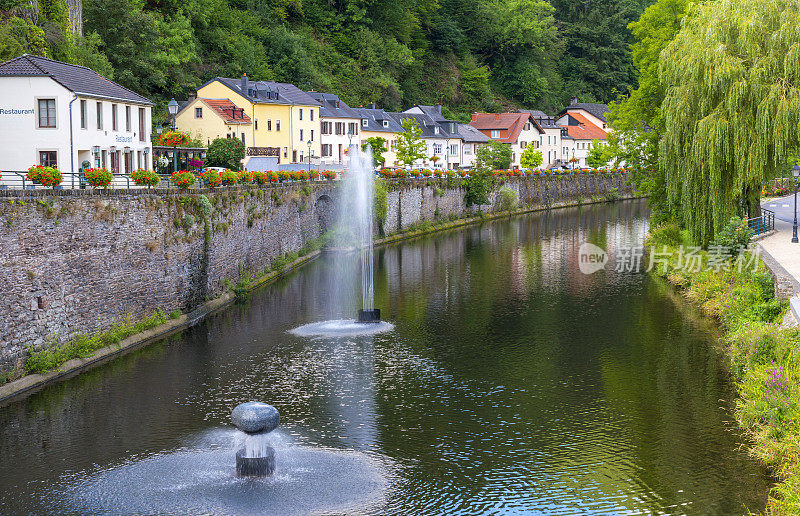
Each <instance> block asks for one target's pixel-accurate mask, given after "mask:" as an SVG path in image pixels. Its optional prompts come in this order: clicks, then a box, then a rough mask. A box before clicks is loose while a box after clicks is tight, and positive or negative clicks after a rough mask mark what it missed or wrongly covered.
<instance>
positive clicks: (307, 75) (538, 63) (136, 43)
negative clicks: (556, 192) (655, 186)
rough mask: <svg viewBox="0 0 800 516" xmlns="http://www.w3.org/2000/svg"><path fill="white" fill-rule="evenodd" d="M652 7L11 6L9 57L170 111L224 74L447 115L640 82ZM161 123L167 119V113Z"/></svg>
mask: <svg viewBox="0 0 800 516" xmlns="http://www.w3.org/2000/svg"><path fill="white" fill-rule="evenodd" d="M650 1H651V0H588V1H586V2H583V3H580V4H575V3H570V2H566V1H565V0H551V1H548V0H509V1H504V2H500V1H498V0H438V1H436V0H415V1H407V2H395V1H393V0H373V1H369V2H366V1H363V0H337V1H335V2H329V1H327V0H276V1H274V2H254V1H250V0H186V1H184V2H177V1H175V0H84V2H83V18H84V26H83V33H84V36H83V37H80V36H78V34H77V31H76V30H75V28H74V27H73V24H72V23H70V19H69V12H68V10H67V7H66V5H65V2H64V0H39V2H38V5H39V7H40V9H39V12H38V15H36V14H34V13H33V12H31V10H30V9H29V7H28V6H29V5H30V4H29V3H28V2H22V1H21V0H0V20H2V24H0V60H5V59H9V58H11V57H15V56H17V55H19V54H21V53H23V52H29V53H34V54H40V55H46V56H49V57H54V58H56V59H61V60H66V61H70V62H76V63H80V64H84V65H87V66H90V67H92V68H94V69H96V70H97V71H99V72H101V73H103V74H106V75H108V76H109V77H112V78H113V79H115V80H116V81H118V82H120V83H121V84H123V85H124V86H126V87H129V88H131V89H133V90H135V91H138V92H141V93H143V94H145V95H148V96H150V97H152V98H153V99H154V100H156V101H157V103H158V104H159V105H160V107H162V109H163V104H164V101H165V100H167V99H169V98H170V97H172V96H174V97H176V98H185V96H186V95H187V94H188V93H189V92H191V90H192V89H194V88H196V87H197V86H198V85H200V84H202V83H203V82H204V81H206V80H208V79H210V78H211V77H213V76H216V75H220V76H228V77H238V76H239V75H240V74H241V73H242V72H247V73H248V75H250V76H251V77H252V78H254V79H273V80H280V81H286V82H291V83H294V84H297V85H298V86H299V87H301V88H305V89H315V90H318V91H320V90H329V91H333V92H335V93H338V94H339V95H341V96H342V98H343V99H344V100H345V101H346V102H348V103H350V104H351V105H356V106H357V105H363V104H366V103H369V102H377V103H378V104H379V105H381V106H383V107H386V108H388V109H393V110H396V109H399V108H401V107H407V106H409V105H412V104H417V103H429V104H432V103H435V102H439V103H441V104H443V105H444V106H445V113H446V114H447V115H448V116H454V117H460V118H462V119H464V118H465V117H466V114H468V113H470V112H472V111H478V110H487V109H501V108H504V107H508V108H513V107H515V106H519V107H530V108H541V109H546V110H555V109H557V108H559V107H561V106H563V105H564V104H565V103H566V102H568V100H569V97H570V96H572V95H577V96H579V97H580V98H581V99H582V100H587V101H592V100H597V101H608V100H611V99H612V98H613V97H614V95H615V90H616V91H626V90H627V89H628V87H629V86H632V85H635V77H634V73H633V67H632V65H631V60H630V55H629V54H630V52H629V48H628V45H629V44H630V43H631V42H632V38H631V35H630V33H629V32H628V31H627V30H626V29H625V26H626V25H627V24H628V23H629V22H631V21H633V20H635V19H636V18H637V16H638V15H639V14H640V13H641V11H642V9H643V8H644V7H645V6H646V4H647V3H649V2H650ZM161 115H162V117H163V118H162V119H165V118H166V116H165V113H164V112H163V111H162V112H161Z"/></svg>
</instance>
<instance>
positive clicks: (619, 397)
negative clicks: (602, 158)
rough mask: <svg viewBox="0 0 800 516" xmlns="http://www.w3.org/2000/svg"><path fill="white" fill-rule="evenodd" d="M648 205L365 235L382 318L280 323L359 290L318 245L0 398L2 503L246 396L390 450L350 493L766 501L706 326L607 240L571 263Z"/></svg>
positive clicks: (146, 454)
mask: <svg viewBox="0 0 800 516" xmlns="http://www.w3.org/2000/svg"><path fill="white" fill-rule="evenodd" d="M646 215H647V213H646V210H645V208H644V205H643V204H642V203H638V202H628V203H621V204H617V205H614V206H596V207H587V208H584V209H581V210H577V209H576V210H557V211H554V212H552V213H550V214H537V215H531V216H527V217H521V218H519V219H514V220H511V221H502V222H495V223H490V224H485V225H483V226H480V227H471V228H467V229H464V230H460V231H454V232H449V233H445V234H441V235H436V236H433V237H431V238H427V239H422V240H416V241H413V242H409V243H405V244H402V245H397V246H391V247H386V248H382V249H379V250H377V251H376V254H375V263H376V272H375V297H376V306H377V307H379V308H381V309H382V312H383V316H384V319H385V320H387V321H391V322H392V323H393V324H394V329H393V330H391V331H389V332H387V333H379V334H375V335H358V336H353V335H340V336H336V337H331V336H327V337H324V338H320V337H319V336H318V334H317V333H315V335H317V336H315V337H313V338H309V337H304V336H299V335H296V334H294V333H291V332H290V330H292V329H295V328H298V327H299V326H302V325H305V324H310V323H312V322H313V321H319V320H320V319H347V318H352V317H353V315H354V313H355V309H356V308H357V306H349V305H347V303H336V304H335V306H331V304H330V302H329V301H328V299H329V298H328V296H327V292H330V291H332V290H336V291H339V292H341V291H347V289H349V288H352V289H354V290H355V289H357V288H358V285H341V284H335V281H336V278H335V274H331V271H336V270H341V267H342V264H341V263H336V260H346V258H345V257H336V256H326V257H324V258H323V259H320V260H317V261H316V262H314V263H311V264H309V265H308V266H306V267H304V268H303V269H302V270H301V271H299V272H298V273H296V274H294V275H291V276H289V277H287V278H285V279H283V280H281V281H280V283H277V284H275V285H273V286H270V287H268V288H265V289H262V290H260V291H258V292H257V293H255V294H254V295H253V296H252V298H251V301H250V304H249V305H248V306H245V307H232V308H231V309H229V310H226V311H225V312H224V313H222V314H220V315H217V316H214V317H212V318H211V319H209V320H208V321H206V322H204V323H202V324H200V325H198V326H197V327H195V328H193V329H191V330H190V331H187V332H185V333H184V334H182V335H180V336H178V337H175V338H173V339H170V340H169V341H168V342H165V343H163V344H160V345H154V346H150V347H148V348H146V349H144V350H142V351H140V352H137V353H136V354H133V355H130V356H128V357H125V358H123V359H120V360H117V361H115V362H113V363H111V364H109V365H107V366H104V367H102V368H99V369H96V370H94V371H92V372H89V373H87V374H85V375H81V376H79V377H77V378H74V379H72V380H70V381H68V382H65V383H63V384H60V385H57V386H54V387H51V388H48V389H46V390H44V391H42V392H41V393H38V394H36V395H33V396H31V397H30V398H28V399H27V400H25V401H22V402H19V403H15V404H13V405H10V406H7V407H4V408H2V409H0V432H2V433H0V456H2V457H3V460H2V464H0V513H2V514H6V513H8V514H16V513H28V512H34V513H41V512H48V511H51V512H58V511H54V510H53V508H54V507H58V504H59V502H58V499H57V498H54V495H53V493H56V492H57V489H56V488H57V487H59V486H63V485H64V484H65V483H66V484H69V483H70V482H73V481H74V483H76V485H79V486H80V485H83V483H84V482H88V483H91V482H90V479H94V478H97V477H98V475H102V474H103V472H106V471H114V468H115V467H118V466H121V465H129V466H131V467H133V466H138V467H140V468H146V467H145V466H143V465H142V464H145V465H149V464H152V462H147V461H148V460H151V459H153V458H155V459H156V463H157V460H158V458H159V457H164V456H170V457H174V456H176V455H175V454H176V453H181V452H182V451H187V450H196V449H201V450H203V449H206V448H205V444H203V443H206V444H207V441H206V440H204V439H206V438H205V437H203V436H205V435H207V433H208V432H209V431H211V432H215V431H219V430H215V429H220V428H222V427H223V426H226V425H227V424H228V416H229V414H230V410H231V409H232V408H233V407H234V406H235V405H236V404H238V403H240V402H243V401H249V400H254V399H258V400H264V401H267V402H270V403H273V404H274V405H275V406H276V407H277V408H278V409H279V410H280V411H281V422H282V427H281V428H282V429H283V430H282V431H283V432H284V434H283V435H285V437H286V439H288V440H290V441H291V442H292V443H294V445H295V446H307V447H310V448H309V449H313V448H316V447H322V448H324V449H333V450H336V449H339V450H353V451H354V452H357V453H363V454H365V456H367V457H369V458H370V460H374V461H377V462H378V463H380V464H381V465H382V466H381V467H382V468H387V469H386V473H385V474H386V475H388V476H387V477H386V478H388V479H389V480H388V484H387V485H388V487H387V490H386V492H385V493H384V494H383V498H382V500H383V501H382V502H381V505H380V506H379V507H377V508H375V507H370V506H363V507H361V508H360V510H359V511H352V512H374V513H379V514H384V513H397V514H409V513H417V514H453V513H464V514H475V513H482V512H486V513H514V512H534V513H542V514H641V513H668V514H685V513H688V514H724V515H727V514H740V513H744V512H746V510H745V508H749V509H751V510H758V509H760V508H763V504H764V499H765V495H766V490H767V488H768V483H769V479H768V478H767V476H766V475H765V474H764V472H763V471H762V470H761V469H760V468H759V467H757V465H755V464H754V463H753V462H752V461H750V460H749V459H748V458H747V457H746V456H745V454H744V453H743V452H742V451H741V450H740V449H739V442H740V437H739V435H738V434H737V433H736V431H735V425H734V424H733V423H732V422H731V416H730V413H729V407H730V399H731V396H732V392H731V385H730V383H729V382H728V379H727V376H726V374H725V372H724V370H723V369H722V367H721V364H720V358H719V356H718V355H717V353H716V352H715V351H714V349H713V344H712V343H711V342H710V341H709V337H708V335H709V334H710V332H711V329H712V328H709V327H708V326H707V325H706V323H705V322H704V321H703V320H701V319H698V318H696V317H695V316H694V315H693V314H692V313H691V312H690V311H688V310H686V309H685V307H681V306H679V305H678V306H676V305H675V304H674V302H673V301H672V300H671V297H670V296H669V293H668V291H666V290H665V289H663V287H661V286H660V284H659V283H657V282H654V281H652V280H651V279H649V278H648V277H647V276H646V275H644V274H617V273H614V272H613V266H614V261H613V258H612V261H611V263H610V265H609V268H608V270H606V271H604V272H598V273H596V274H593V275H591V276H585V275H583V274H581V273H580V272H579V271H578V266H577V248H578V247H579V246H580V244H581V243H582V242H584V241H587V240H588V241H591V242H593V243H595V244H597V245H600V246H601V247H604V248H606V249H608V250H609V253H610V254H611V255H612V257H613V254H614V252H615V251H616V250H618V249H620V248H622V247H624V246H627V245H641V242H642V239H643V236H644V234H645V233H646V229H647V222H646ZM356 258H357V257H356ZM345 266H347V265H346V264H345ZM99 443H102V444H99ZM208 449H209V450H211V451H214V453H217V452H218V447H215V446H209V447H208ZM215 450H216V451H215ZM209 453H211V452H209ZM212 455H213V454H212ZM177 456H180V455H177ZM164 460H165V459H164ZM220 460H222V459H220ZM223 462H224V461H223ZM230 467H231V468H233V457H232V455H231V466H230ZM222 469H224V467H222ZM220 474H221V473H220ZM54 500H55V501H54ZM93 503H94V504H95V505H94V506H93V507H95V508H96V509H98V510H99V509H101V508H102V507H103V506H104V502H103V501H101V500H95V501H94V502H93ZM211 512H221V511H215V510H211ZM234 512H235V511H234ZM243 512H247V511H243ZM345 512H351V511H345Z"/></svg>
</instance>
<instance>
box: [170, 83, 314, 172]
mask: <svg viewBox="0 0 800 516" xmlns="http://www.w3.org/2000/svg"><path fill="white" fill-rule="evenodd" d="M197 97H198V98H208V99H227V100H229V101H230V102H231V103H233V104H234V105H235V106H236V107H238V108H241V109H243V110H244V113H245V114H247V116H249V117H250V120H251V122H252V123H251V125H250V126H249V130H246V131H244V132H241V131H240V134H239V138H240V139H242V141H243V142H244V144H245V149H246V155H245V167H246V168H251V164H250V161H251V159H252V158H259V159H262V158H270V159H271V160H272V161H274V163H275V164H277V163H304V162H306V161H307V157H308V155H309V152H310V154H311V156H312V157H316V158H317V159H318V158H319V155H320V151H321V146H320V117H319V109H320V106H319V103H318V102H317V101H316V100H314V99H313V98H311V97H310V96H309V95H308V94H306V92H304V91H302V90H301V89H299V88H298V87H296V86H294V85H293V84H287V83H281V82H272V81H251V80H249V78H248V77H247V75H246V74H245V75H242V77H241V78H240V79H231V78H227V77H215V78H214V79H212V80H210V81H208V82H207V83H205V84H203V85H202V86H200V88H198V89H197ZM183 122H184V124H185V125H182V124H180V125H178V127H179V129H180V130H182V131H187V132H196V131H197V130H198V129H199V128H201V127H202V124H199V123H198V122H197V120H196V119H192V118H191V117H188V118H186V119H184V120H183Z"/></svg>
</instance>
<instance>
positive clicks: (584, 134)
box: [564, 111, 608, 140]
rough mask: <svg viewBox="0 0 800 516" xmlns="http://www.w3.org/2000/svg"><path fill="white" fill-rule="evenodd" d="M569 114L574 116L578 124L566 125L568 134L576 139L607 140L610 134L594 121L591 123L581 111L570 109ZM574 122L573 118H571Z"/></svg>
mask: <svg viewBox="0 0 800 516" xmlns="http://www.w3.org/2000/svg"><path fill="white" fill-rule="evenodd" d="M568 116H569V117H571V118H573V119H574V120H575V121H576V122H577V123H578V124H577V125H572V124H569V125H566V126H564V127H565V128H566V129H567V134H568V135H569V136H570V137H572V138H574V139H576V140H607V139H608V135H607V134H606V132H605V131H604V130H602V129H600V128H599V127H597V126H596V125H594V124H593V123H591V122H590V121H589V120H588V119H587V118H586V117H585V116H583V115H581V114H580V113H575V112H574V111H570V112H569V113H568ZM570 122H572V120H570Z"/></svg>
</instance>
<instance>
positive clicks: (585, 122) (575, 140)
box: [558, 111, 608, 167]
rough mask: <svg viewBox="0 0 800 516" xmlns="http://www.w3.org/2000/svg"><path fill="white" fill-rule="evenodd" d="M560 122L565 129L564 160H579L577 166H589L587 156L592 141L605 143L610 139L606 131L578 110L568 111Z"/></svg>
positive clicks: (563, 138)
mask: <svg viewBox="0 0 800 516" xmlns="http://www.w3.org/2000/svg"><path fill="white" fill-rule="evenodd" d="M558 124H559V125H560V126H561V127H562V128H563V129H564V134H563V137H562V139H561V141H562V146H563V148H564V156H565V159H564V162H565V163H569V160H570V159H572V158H575V159H577V160H578V161H577V162H576V163H575V164H574V166H576V167H585V166H587V163H586V158H587V157H588V156H589V151H590V150H591V148H592V142H593V141H594V140H598V141H600V142H603V143H605V141H606V140H607V139H608V135H607V134H606V131H605V130H603V129H601V128H600V127H598V126H597V125H595V124H594V123H593V122H592V121H590V120H589V119H588V118H587V117H585V116H584V115H583V113H580V112H578V111H567V112H566V113H565V114H564V115H563V116H561V118H559V119H558Z"/></svg>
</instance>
